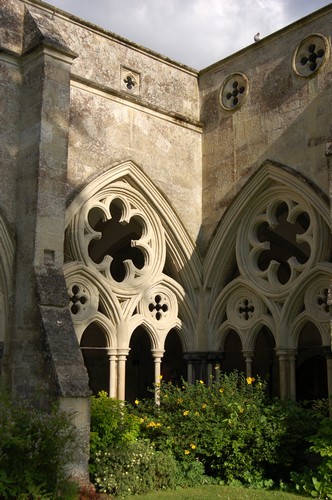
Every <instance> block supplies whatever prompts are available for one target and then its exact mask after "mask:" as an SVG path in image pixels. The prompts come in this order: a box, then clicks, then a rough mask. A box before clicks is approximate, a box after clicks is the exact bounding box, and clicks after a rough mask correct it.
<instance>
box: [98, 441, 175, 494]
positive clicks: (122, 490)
mask: <svg viewBox="0 0 332 500" xmlns="http://www.w3.org/2000/svg"><path fill="white" fill-rule="evenodd" d="M95 459H96V465H97V466H96V468H95V474H94V478H93V479H94V483H95V485H96V487H97V488H98V490H99V491H101V492H102V493H111V494H114V495H119V496H122V497H124V496H128V495H135V494H143V493H147V492H148V491H152V490H160V489H165V488H172V487H174V486H175V485H176V478H177V476H178V470H177V464H176V462H175V460H174V458H173V457H172V455H171V454H170V453H162V452H160V451H156V450H154V449H153V447H152V445H151V444H150V443H148V442H147V441H143V440H137V441H135V442H128V443H127V444H126V446H121V445H119V444H118V445H117V446H115V447H111V448H109V450H108V451H101V452H97V453H96V458H95Z"/></svg>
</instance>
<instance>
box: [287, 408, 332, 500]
mask: <svg viewBox="0 0 332 500" xmlns="http://www.w3.org/2000/svg"><path fill="white" fill-rule="evenodd" d="M309 441H310V442H311V443H312V445H311V446H310V451H311V452H313V453H315V454H316V457H318V458H319V460H318V465H316V467H313V468H311V469H309V468H307V470H306V471H305V473H303V474H297V473H295V472H293V473H292V475H291V476H292V480H293V481H294V483H295V485H296V489H297V490H298V491H299V492H301V493H307V494H309V495H311V496H312V497H317V498H325V499H327V498H331V499H332V420H331V419H329V418H325V419H324V420H323V421H322V422H321V425H320V427H319V429H318V431H317V433H316V434H315V435H313V436H311V437H310V438H309Z"/></svg>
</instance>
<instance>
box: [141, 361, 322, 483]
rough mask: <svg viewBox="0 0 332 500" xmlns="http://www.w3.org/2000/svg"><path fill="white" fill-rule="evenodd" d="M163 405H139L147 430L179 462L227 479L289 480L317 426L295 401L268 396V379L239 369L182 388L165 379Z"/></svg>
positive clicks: (145, 429)
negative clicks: (195, 463) (193, 463)
mask: <svg viewBox="0 0 332 500" xmlns="http://www.w3.org/2000/svg"><path fill="white" fill-rule="evenodd" d="M159 398H160V406H159V407H156V406H154V405H153V404H152V403H151V401H145V402H144V403H141V404H138V405H137V408H136V412H137V414H139V415H141V417H142V419H143V423H142V432H143V435H144V436H146V437H148V438H149V439H150V440H151V442H153V443H155V446H156V447H157V449H160V450H171V452H172V453H173V454H174V456H175V458H176V460H177V461H181V462H183V461H199V462H202V463H203V464H204V467H205V472H206V473H207V474H208V475H209V476H213V477H216V478H218V479H219V480H221V481H223V482H225V483H234V482H237V481H238V482H241V483H242V484H246V485H256V486H257V485H262V484H264V482H266V481H269V480H271V479H273V480H274V481H279V480H288V479H289V472H290V471H291V470H294V469H296V468H297V467H298V464H299V456H301V455H302V454H303V452H304V449H305V447H306V446H307V444H306V442H305V440H304V437H305V436H308V435H310V433H312V432H314V429H315V426H316V425H317V424H316V422H315V419H313V418H312V414H311V412H309V411H308V410H303V409H302V408H300V407H299V406H298V405H296V404H294V403H290V402H288V403H283V402H281V401H279V400H276V401H274V402H269V401H267V398H266V387H265V384H264V383H262V382H261V381H259V380H255V379H254V378H250V377H249V378H246V377H245V376H244V375H243V374H242V373H238V372H236V371H234V372H232V373H231V374H229V375H227V374H220V375H219V376H218V377H217V379H216V380H215V381H212V382H211V384H210V386H209V387H208V386H206V385H205V384H204V383H203V381H197V382H196V383H195V384H192V385H190V384H187V383H186V382H184V383H183V385H182V387H176V386H173V385H171V384H164V383H161V384H160V386H159Z"/></svg>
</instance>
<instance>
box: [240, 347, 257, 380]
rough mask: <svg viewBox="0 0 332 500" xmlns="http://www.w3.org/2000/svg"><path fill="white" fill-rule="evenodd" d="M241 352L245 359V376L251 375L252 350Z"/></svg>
mask: <svg viewBox="0 0 332 500" xmlns="http://www.w3.org/2000/svg"><path fill="white" fill-rule="evenodd" d="M242 354H243V356H244V359H245V361H246V376H247V377H252V360H253V357H254V351H242Z"/></svg>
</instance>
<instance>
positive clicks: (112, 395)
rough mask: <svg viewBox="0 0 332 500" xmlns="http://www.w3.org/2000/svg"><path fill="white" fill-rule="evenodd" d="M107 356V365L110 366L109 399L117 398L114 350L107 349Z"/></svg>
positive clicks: (115, 356)
mask: <svg viewBox="0 0 332 500" xmlns="http://www.w3.org/2000/svg"><path fill="white" fill-rule="evenodd" d="M107 355H108V359H109V364H110V379H109V391H108V393H109V397H110V398H116V396H117V373H116V371H117V370H116V368H117V367H116V361H117V355H116V349H108V350H107Z"/></svg>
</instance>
